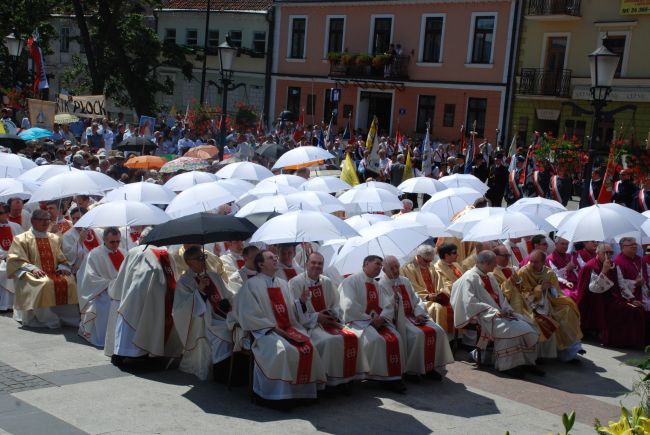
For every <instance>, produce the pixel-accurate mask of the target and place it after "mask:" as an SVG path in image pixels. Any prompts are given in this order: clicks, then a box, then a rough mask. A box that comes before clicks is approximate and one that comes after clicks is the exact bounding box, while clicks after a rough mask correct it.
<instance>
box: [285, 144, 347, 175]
mask: <svg viewBox="0 0 650 435" xmlns="http://www.w3.org/2000/svg"><path fill="white" fill-rule="evenodd" d="M333 158H335V156H334V155H332V154H331V153H330V152H329V151H327V150H324V149H323V148H320V147H315V146H304V147H298V148H294V149H292V150H289V151H287V152H286V153H284V154H282V156H281V157H280V158H279V159H278V160H277V161H276V162H275V164H274V165H273V169H280V168H284V169H298V168H300V167H303V166H312V165H315V164H318V163H322V162H323V161H324V160H329V159H333Z"/></svg>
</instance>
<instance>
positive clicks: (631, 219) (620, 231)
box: [556, 204, 646, 243]
mask: <svg viewBox="0 0 650 435" xmlns="http://www.w3.org/2000/svg"><path fill="white" fill-rule="evenodd" d="M645 221H646V218H645V217H644V216H642V215H641V213H638V212H635V211H634V210H630V209H629V208H626V207H623V206H621V205H619V204H596V205H592V206H590V207H585V208H581V209H580V210H577V211H575V212H574V213H573V214H571V216H570V217H568V218H567V219H565V220H563V221H562V222H561V223H560V225H559V226H558V227H557V233H556V235H557V236H558V237H562V238H563V239H566V240H568V241H569V242H574V243H575V242H585V241H589V240H595V241H597V242H605V241H612V240H616V239H617V238H619V237H620V236H621V235H627V234H640V233H641V232H642V230H641V226H642V225H643V224H644V223H645Z"/></svg>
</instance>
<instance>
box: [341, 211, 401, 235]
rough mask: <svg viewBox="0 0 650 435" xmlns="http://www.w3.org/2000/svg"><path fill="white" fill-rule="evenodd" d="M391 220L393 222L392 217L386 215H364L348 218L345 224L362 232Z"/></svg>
mask: <svg viewBox="0 0 650 435" xmlns="http://www.w3.org/2000/svg"><path fill="white" fill-rule="evenodd" d="M390 220H391V218H390V216H386V215H385V214H372V213H364V214H359V215H356V216H352V217H351V218H347V219H346V220H345V223H347V224H348V225H350V226H351V227H352V228H354V229H355V230H357V231H361V230H362V229H364V228H368V227H369V226H371V225H374V224H376V223H377V222H382V221H390Z"/></svg>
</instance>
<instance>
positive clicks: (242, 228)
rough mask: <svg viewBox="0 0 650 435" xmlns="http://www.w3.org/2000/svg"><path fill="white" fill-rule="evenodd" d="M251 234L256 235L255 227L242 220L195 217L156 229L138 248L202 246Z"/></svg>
mask: <svg viewBox="0 0 650 435" xmlns="http://www.w3.org/2000/svg"><path fill="white" fill-rule="evenodd" d="M255 231H257V227H256V226H255V225H253V224H252V223H251V222H249V221H248V220H247V219H245V218H238V217H235V216H230V215H229V216H223V215H217V214H212V213H195V214H191V215H189V216H183V217H180V218H177V219H172V220H170V221H168V222H165V223H164V224H160V225H156V226H155V227H153V229H152V230H151V232H150V233H149V234H147V236H146V237H145V238H144V239H143V240H142V244H145V245H154V246H168V245H180V244H184V243H191V244H197V245H205V244H206V243H214V242H224V241H229V240H246V239H248V238H250V236H252V235H253V233H254V232H255Z"/></svg>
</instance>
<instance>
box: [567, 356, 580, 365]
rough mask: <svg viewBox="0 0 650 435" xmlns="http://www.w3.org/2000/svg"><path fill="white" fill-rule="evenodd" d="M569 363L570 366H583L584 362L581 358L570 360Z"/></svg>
mask: <svg viewBox="0 0 650 435" xmlns="http://www.w3.org/2000/svg"><path fill="white" fill-rule="evenodd" d="M567 363H569V364H582V361H581V360H580V358H578V357H576V358H573V359H570V360H569V361H567Z"/></svg>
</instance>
